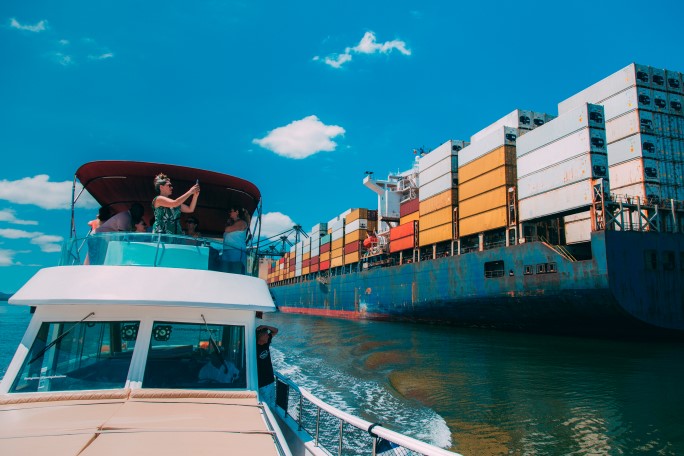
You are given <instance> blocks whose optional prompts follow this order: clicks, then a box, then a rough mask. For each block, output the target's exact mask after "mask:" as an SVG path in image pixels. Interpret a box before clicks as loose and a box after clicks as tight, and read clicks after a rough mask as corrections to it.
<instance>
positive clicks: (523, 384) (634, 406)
mask: <svg viewBox="0 0 684 456" xmlns="http://www.w3.org/2000/svg"><path fill="white" fill-rule="evenodd" d="M266 318H267V319H268V320H270V321H272V322H273V323H274V324H275V325H276V326H279V327H280V328H281V333H280V334H279V335H278V337H277V338H276V339H275V340H274V344H273V346H274V349H276V350H278V351H280V352H281V355H282V358H281V360H280V362H282V363H283V364H282V365H283V366H285V367H286V368H289V366H290V365H293V364H296V363H298V364H299V366H301V367H302V368H305V367H306V368H309V369H311V370H310V372H304V371H298V372H297V375H298V376H300V380H303V381H304V383H305V386H306V382H309V385H310V386H309V387H310V388H311V389H313V390H314V392H315V393H321V391H325V392H324V393H321V394H323V395H324V394H331V395H334V396H335V400H336V401H337V403H338V404H341V405H342V406H343V407H341V408H343V409H347V410H353V411H355V412H357V413H359V414H361V415H362V416H363V415H365V416H367V419H369V420H370V421H381V422H383V423H384V424H385V425H387V426H389V427H393V428H395V429H397V430H401V431H405V432H407V433H409V434H410V435H413V436H415V437H418V438H422V439H423V440H427V441H430V442H431V443H436V444H438V445H442V446H448V447H450V448H451V449H452V450H453V451H457V452H460V453H463V454H478V455H489V454H492V455H495V454H550V455H556V454H557V455H566V454H576V455H590V454H591V455H594V454H606V455H610V454H682V453H683V452H684V431H682V430H681V426H680V425H679V421H680V420H679V418H678V417H680V416H681V413H680V412H681V410H684V394H683V393H682V391H683V389H682V388H681V385H682V384H684V343H682V342H681V341H670V342H662V341H660V342H646V341H614V340H600V339H584V338H577V337H554V336H548V335H536V334H524V333H508V332H499V331H493V330H480V329H467V328H451V327H444V326H429V325H412V324H403V323H387V322H359V321H347V320H336V319H325V318H317V317H310V316H298V315H288V314H277V315H273V316H271V315H269V316H267V317H266ZM278 368H280V366H279V367H278ZM340 382H346V383H340ZM347 383H349V384H350V386H349V387H347V386H346V385H347ZM316 389H319V390H316ZM328 391H329V392H328ZM447 426H448V430H447ZM445 433H446V434H447V435H444V434H445Z"/></svg>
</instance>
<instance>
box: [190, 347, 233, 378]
mask: <svg viewBox="0 0 684 456" xmlns="http://www.w3.org/2000/svg"><path fill="white" fill-rule="evenodd" d="M239 377H240V370H239V369H238V368H237V367H236V366H235V364H234V363H233V362H231V361H228V360H226V359H224V358H223V357H222V356H220V355H219V354H218V353H216V352H213V353H212V354H211V355H210V359H209V362H207V363H206V364H205V365H204V366H202V369H200V371H199V374H198V376H197V378H198V380H199V381H200V383H233V382H235V381H236V380H237V379H238V378H239Z"/></svg>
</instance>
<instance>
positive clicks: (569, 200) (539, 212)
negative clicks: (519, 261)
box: [518, 180, 605, 222]
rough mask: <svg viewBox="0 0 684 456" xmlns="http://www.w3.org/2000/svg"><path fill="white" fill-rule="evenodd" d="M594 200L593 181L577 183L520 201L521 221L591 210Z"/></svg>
mask: <svg viewBox="0 0 684 456" xmlns="http://www.w3.org/2000/svg"><path fill="white" fill-rule="evenodd" d="M604 183H605V182H604ZM593 198H594V186H593V185H592V181H591V180H584V181H581V182H576V183H574V184H571V185H568V186H565V187H561V188H558V189H556V190H553V191H550V192H546V193H539V194H538V195H534V196H531V197H529V198H525V199H520V200H519V201H518V213H519V219H520V221H522V222H525V221H528V220H532V219H536V218H540V217H546V216H549V215H554V214H558V213H561V212H565V211H571V210H575V209H582V208H589V207H590V206H591V204H592V202H593Z"/></svg>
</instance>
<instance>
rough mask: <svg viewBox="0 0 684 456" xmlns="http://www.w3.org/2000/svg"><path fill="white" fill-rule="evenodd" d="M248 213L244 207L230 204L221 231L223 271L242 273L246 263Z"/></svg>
mask: <svg viewBox="0 0 684 456" xmlns="http://www.w3.org/2000/svg"><path fill="white" fill-rule="evenodd" d="M248 229H249V215H248V214H247V211H246V210H245V209H244V208H238V207H236V206H231V208H230V210H229V211H228V224H227V226H226V229H225V230H224V233H223V252H222V254H221V264H222V268H221V269H222V271H223V272H231V273H235V274H244V273H245V267H246V264H247V230H248Z"/></svg>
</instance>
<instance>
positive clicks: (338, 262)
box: [330, 257, 342, 268]
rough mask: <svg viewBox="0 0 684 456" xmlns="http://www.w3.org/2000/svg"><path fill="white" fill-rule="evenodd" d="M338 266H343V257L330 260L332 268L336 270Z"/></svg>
mask: <svg viewBox="0 0 684 456" xmlns="http://www.w3.org/2000/svg"><path fill="white" fill-rule="evenodd" d="M337 266H342V257H337V258H333V259H332V260H330V267H331V268H334V267H337Z"/></svg>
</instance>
